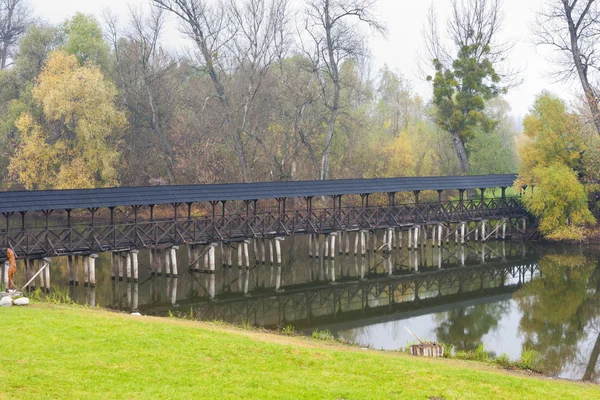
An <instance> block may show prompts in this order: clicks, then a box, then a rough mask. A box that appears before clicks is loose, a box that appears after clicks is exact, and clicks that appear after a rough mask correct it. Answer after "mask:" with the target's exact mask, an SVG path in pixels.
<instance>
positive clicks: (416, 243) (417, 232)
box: [413, 225, 419, 250]
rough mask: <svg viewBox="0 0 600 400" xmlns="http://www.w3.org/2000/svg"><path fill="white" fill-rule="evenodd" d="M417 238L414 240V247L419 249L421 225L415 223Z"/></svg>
mask: <svg viewBox="0 0 600 400" xmlns="http://www.w3.org/2000/svg"><path fill="white" fill-rule="evenodd" d="M414 231H415V238H414V242H413V246H414V249H415V250H417V249H418V248H419V225H415V228H414Z"/></svg>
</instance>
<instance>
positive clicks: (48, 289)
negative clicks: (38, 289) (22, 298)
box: [40, 257, 51, 292]
mask: <svg viewBox="0 0 600 400" xmlns="http://www.w3.org/2000/svg"><path fill="white" fill-rule="evenodd" d="M41 261H44V262H46V263H48V266H47V267H46V268H45V269H44V275H45V276H46V277H45V281H46V291H47V292H49V291H50V287H51V286H50V261H51V260H50V258H48V257H46V258H44V259H43V260H41ZM40 275H41V274H40Z"/></svg>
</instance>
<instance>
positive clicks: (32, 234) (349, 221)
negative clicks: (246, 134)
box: [0, 198, 525, 256]
mask: <svg viewBox="0 0 600 400" xmlns="http://www.w3.org/2000/svg"><path fill="white" fill-rule="evenodd" d="M523 215H525V212H524V209H523V207H522V206H521V204H520V202H519V201H518V200H517V199H514V198H507V199H486V200H485V201H483V202H481V201H475V200H467V201H464V202H454V201H452V202H442V203H419V204H400V205H395V206H391V207H386V206H372V207H342V208H321V209H313V210H311V211H306V210H289V211H287V212H286V213H278V212H264V213H258V214H247V213H233V214H226V215H225V216H224V217H223V216H217V217H215V218H213V217H212V216H204V217H198V218H190V219H179V220H172V219H171V220H154V221H138V222H137V223H135V222H132V221H128V222H118V223H112V224H111V223H103V222H100V223H96V224H94V225H91V224H80V225H72V226H51V227H48V228H46V227H32V228H26V229H21V228H10V229H9V230H8V231H6V230H5V231H2V232H0V243H3V244H8V245H9V246H10V247H12V248H13V250H15V251H16V252H17V254H18V255H53V254H64V253H73V252H79V251H81V252H89V251H103V250H110V249H123V248H130V247H147V246H161V245H170V244H183V243H208V242H211V241H231V240H242V239H245V238H256V237H272V236H278V235H292V234H295V233H307V232H308V233H327V232H332V231H337V230H358V229H385V228H388V227H397V226H407V225H413V224H435V223H452V222H460V221H473V220H482V219H490V220H493V219H497V220H499V219H502V218H513V217H519V216H523ZM0 256H2V253H0Z"/></svg>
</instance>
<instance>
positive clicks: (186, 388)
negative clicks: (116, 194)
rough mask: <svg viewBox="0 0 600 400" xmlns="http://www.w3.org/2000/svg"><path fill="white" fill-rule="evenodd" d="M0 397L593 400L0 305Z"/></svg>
mask: <svg viewBox="0 0 600 400" xmlns="http://www.w3.org/2000/svg"><path fill="white" fill-rule="evenodd" d="M0 321H2V334H1V339H0V343H1V344H2V350H1V351H0V382H1V384H0V398H2V399H4V398H6V399H20V398H27V399H41V398H53V399H54V398H69V399H86V398H101V399H107V398H119V399H121V398H128V399H151V398H169V399H171V398H193V399H196V398H214V399H222V398H232V399H237V398H264V399H273V398H286V399H395V398H397V399H430V398H444V399H491V398H498V399H592V398H597V399H600V386H598V385H590V384H583V383H573V382H563V381H556V380H550V379H545V378H539V377H533V376H527V375H525V374H518V373H511V372H505V371H502V370H499V369H496V368H494V367H489V366H486V365H483V364H478V363H469V362H461V361H457V360H445V359H441V360H440V359H436V360H429V359H421V358H413V357H410V356H407V355H403V354H398V353H391V352H380V351H371V350H361V349H359V348H350V347H347V346H342V345H339V344H336V343H329V342H320V341H316V340H313V339H308V338H297V337H285V336H280V335H273V334H268V333H262V332H256V331H244V330H241V329H240V330H237V329H234V328H230V327H221V326H218V325H215V324H207V323H200V322H191V321H183V320H175V319H159V318H151V317H134V316H130V315H125V314H116V313H111V312H108V311H103V310H98V309H89V308H82V307H71V306H58V305H48V304H34V305H31V306H29V307H10V308H2V309H0Z"/></svg>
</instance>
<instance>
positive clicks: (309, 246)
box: [308, 233, 313, 258]
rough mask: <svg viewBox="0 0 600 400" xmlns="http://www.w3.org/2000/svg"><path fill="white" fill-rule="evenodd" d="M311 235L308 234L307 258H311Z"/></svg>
mask: <svg viewBox="0 0 600 400" xmlns="http://www.w3.org/2000/svg"><path fill="white" fill-rule="evenodd" d="M312 242H313V235H312V233H309V234H308V258H312V256H313V254H312V250H313V249H312V246H313V243H312Z"/></svg>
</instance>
